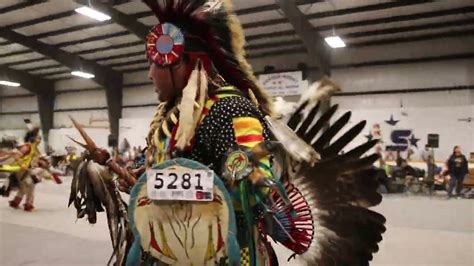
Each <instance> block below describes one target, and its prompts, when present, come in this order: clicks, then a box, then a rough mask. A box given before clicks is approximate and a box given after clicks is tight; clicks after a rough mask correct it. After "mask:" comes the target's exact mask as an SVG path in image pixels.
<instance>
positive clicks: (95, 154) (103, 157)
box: [90, 148, 110, 165]
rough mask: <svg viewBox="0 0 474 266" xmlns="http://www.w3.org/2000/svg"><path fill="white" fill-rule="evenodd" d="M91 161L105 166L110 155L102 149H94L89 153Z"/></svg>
mask: <svg viewBox="0 0 474 266" xmlns="http://www.w3.org/2000/svg"><path fill="white" fill-rule="evenodd" d="M90 156H91V159H92V160H93V161H94V162H96V163H98V164H100V165H106V164H107V161H108V160H109V159H110V153H109V152H108V151H107V150H105V149H102V148H96V149H94V150H93V151H92V152H91V153H90Z"/></svg>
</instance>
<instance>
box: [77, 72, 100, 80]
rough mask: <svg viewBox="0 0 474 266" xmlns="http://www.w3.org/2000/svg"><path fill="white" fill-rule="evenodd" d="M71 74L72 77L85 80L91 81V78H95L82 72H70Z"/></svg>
mask: <svg viewBox="0 0 474 266" xmlns="http://www.w3.org/2000/svg"><path fill="white" fill-rule="evenodd" d="M71 74H72V75H74V76H78V77H81V78H85V79H91V78H93V77H95V76H94V74H90V73H86V72H82V71H72V72H71Z"/></svg>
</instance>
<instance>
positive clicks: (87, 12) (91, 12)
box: [74, 6, 110, 21]
mask: <svg viewBox="0 0 474 266" xmlns="http://www.w3.org/2000/svg"><path fill="white" fill-rule="evenodd" d="M74 11H76V12H77V13H79V14H82V15H84V16H88V17H90V18H93V19H95V20H98V21H105V20H109V19H110V16H108V15H106V14H104V13H102V12H99V11H97V10H95V9H92V8H90V7H88V6H83V7H79V8H76V9H74Z"/></svg>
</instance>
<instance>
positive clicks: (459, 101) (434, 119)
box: [0, 37, 474, 159]
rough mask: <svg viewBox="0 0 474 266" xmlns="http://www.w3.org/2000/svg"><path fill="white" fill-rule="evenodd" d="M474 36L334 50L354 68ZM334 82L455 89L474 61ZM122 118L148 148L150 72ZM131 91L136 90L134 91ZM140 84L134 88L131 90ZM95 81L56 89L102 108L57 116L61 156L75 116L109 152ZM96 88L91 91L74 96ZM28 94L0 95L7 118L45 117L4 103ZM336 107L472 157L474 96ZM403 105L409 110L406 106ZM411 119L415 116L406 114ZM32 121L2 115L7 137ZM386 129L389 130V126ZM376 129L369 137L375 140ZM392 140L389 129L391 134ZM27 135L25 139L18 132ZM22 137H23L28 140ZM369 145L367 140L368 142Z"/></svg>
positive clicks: (367, 100) (28, 105) (472, 81)
mask: <svg viewBox="0 0 474 266" xmlns="http://www.w3.org/2000/svg"><path fill="white" fill-rule="evenodd" d="M472 47H474V37H464V38H446V39H434V40H429V41H420V42H411V43H399V44H392V45H383V46H367V47H362V48H345V49H337V50H332V51H331V57H332V64H333V65H343V64H354V63H363V62H370V61H383V60H392V59H410V58H422V57H433V56H444V55H450V54H461V53H472V52H473V51H474V48H472ZM250 62H251V64H252V65H253V68H254V70H255V71H262V70H263V68H264V66H265V65H274V66H275V67H276V69H277V70H278V69H295V68H296V65H297V64H298V63H300V62H305V63H306V64H308V65H309V66H312V65H313V64H312V61H311V58H308V56H307V55H306V54H293V55H291V56H289V55H285V54H282V55H278V56H269V57H262V58H257V59H251V60H250ZM332 79H333V80H335V81H336V82H337V83H339V84H340V85H341V87H342V88H343V91H344V92H358V91H381V90H398V89H412V88H432V87H452V86H467V85H474V60H450V61H436V62H430V63H416V64H413V63H412V64H392V65H379V66H371V67H357V68H344V69H334V70H333V71H332ZM124 84H125V85H126V87H125V88H124V90H123V104H124V108H123V110H122V119H121V121H120V140H122V139H123V138H125V137H126V138H127V139H128V140H129V142H130V143H131V145H132V146H137V145H143V144H144V136H146V133H147V131H148V125H149V122H150V121H151V119H152V116H153V114H154V112H155V110H156V105H157V103H158V100H157V96H156V93H155V92H154V88H153V86H152V85H151V82H150V81H149V80H148V78H147V71H138V72H132V73H126V74H124ZM127 85H128V86H127ZM131 85H132V86H131ZM98 88H100V86H99V85H98V84H96V83H95V82H94V81H92V80H86V79H81V78H74V79H70V80H62V81H59V82H57V83H56V90H57V91H60V92H62V93H59V94H58V96H57V98H56V103H55V109H56V110H64V109H69V108H93V107H96V108H99V109H97V110H93V111H90V110H88V111H74V112H71V111H57V112H55V114H54V118H55V122H54V127H55V130H53V131H52V133H51V137H50V142H51V144H52V145H53V146H54V147H55V148H56V149H61V150H62V149H63V147H64V146H65V145H70V144H71V142H69V140H68V139H67V138H66V137H65V136H66V135H67V134H70V135H71V134H72V135H74V134H75V131H74V130H72V128H71V123H70V120H69V116H73V117H74V118H76V119H77V120H78V121H79V122H80V123H81V124H84V125H85V126H86V127H87V128H88V129H87V130H88V131H91V134H92V135H93V137H94V138H95V139H96V141H97V142H98V143H99V144H100V145H103V146H104V147H105V146H107V136H108V134H109V133H108V132H109V124H108V115H107V109H106V106H107V103H106V97H105V91H104V90H100V89H99V90H98ZM78 89H91V90H88V91H80V92H77V91H71V90H78ZM18 94H19V95H24V94H28V92H27V91H25V90H22V89H21V88H14V89H8V90H6V89H1V90H0V112H14V111H34V110H37V102H36V98H35V97H34V96H33V97H21V98H17V99H15V98H1V96H8V95H18ZM332 101H333V103H338V104H340V112H342V111H344V110H352V111H353V118H352V121H356V120H360V119H366V120H368V125H371V124H373V123H376V122H377V123H381V124H382V125H383V124H384V122H383V121H384V120H386V119H388V118H389V117H390V115H391V114H393V115H394V117H395V118H396V119H399V118H401V121H400V123H399V124H398V125H397V127H400V128H410V129H413V130H414V133H415V136H416V137H420V138H422V140H421V141H420V142H419V146H420V147H423V146H424V144H425V141H426V134H427V133H439V134H440V139H441V140H440V144H441V145H442V148H441V149H439V151H438V152H437V155H438V156H437V157H438V159H441V158H444V157H446V156H447V154H448V153H450V150H451V148H452V146H453V145H455V144H460V145H461V146H462V147H465V148H464V150H465V153H468V152H469V151H474V146H473V145H474V144H473V143H474V141H473V140H472V135H474V130H473V127H472V125H473V124H472V123H470V124H469V123H466V122H458V121H457V119H458V118H466V117H469V116H471V117H474V110H473V105H474V92H472V91H467V90H464V91H453V92H429V93H405V94H391V95H375V94H370V95H362V96H336V97H334V98H333V100H332ZM400 106H403V107H400ZM402 112H403V113H406V114H407V116H405V115H402ZM25 117H28V118H31V119H32V120H33V121H34V122H36V123H38V124H39V119H38V114H28V115H0V136H2V134H7V133H8V132H10V131H6V130H7V129H24V124H23V118H25ZM384 127H385V125H384ZM368 130H369V129H368V128H367V129H366V130H365V131H364V132H365V134H367V133H368ZM383 130H384V131H385V132H387V133H386V135H389V132H388V131H389V128H383ZM18 134H19V133H18ZM21 135H22V134H21ZM363 140H365V139H363V138H362V139H360V140H359V141H363Z"/></svg>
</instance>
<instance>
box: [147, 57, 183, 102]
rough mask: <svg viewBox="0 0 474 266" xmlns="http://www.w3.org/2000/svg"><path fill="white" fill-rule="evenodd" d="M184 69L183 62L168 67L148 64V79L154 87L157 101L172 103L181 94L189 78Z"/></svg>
mask: <svg viewBox="0 0 474 266" xmlns="http://www.w3.org/2000/svg"><path fill="white" fill-rule="evenodd" d="M186 69H187V66H186V63H185V62H183V61H182V62H180V63H178V64H176V65H174V66H168V67H160V66H157V65H155V64H154V63H151V64H150V70H149V71H148V78H149V79H151V80H152V81H153V84H154V85H155V92H156V93H158V100H160V101H161V102H167V101H172V100H174V99H176V97H178V96H179V95H180V94H181V91H182V90H183V88H184V87H185V86H186V84H187V82H188V78H189V74H188V71H186Z"/></svg>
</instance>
